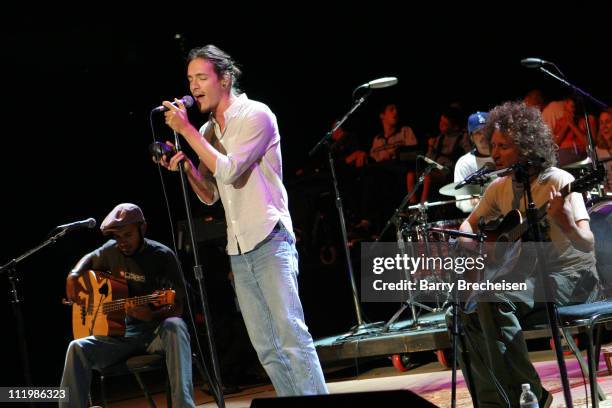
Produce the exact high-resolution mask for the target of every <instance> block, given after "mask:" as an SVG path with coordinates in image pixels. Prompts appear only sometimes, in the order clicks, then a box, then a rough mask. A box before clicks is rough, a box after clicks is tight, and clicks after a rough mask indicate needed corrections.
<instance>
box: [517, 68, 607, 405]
mask: <svg viewBox="0 0 612 408" xmlns="http://www.w3.org/2000/svg"><path fill="white" fill-rule="evenodd" d="M543 65H544V64H540V65H539V66H538V69H539V70H540V71H542V72H544V73H545V74H547V75H549V76H551V77H553V78H554V79H556V80H557V81H559V82H561V83H562V84H563V85H565V86H567V87H568V88H570V89H571V90H572V91H574V93H576V94H577V95H579V96H580V97H579V98H578V99H579V101H580V103H581V104H582V107H583V112H584V119H585V126H586V133H587V138H588V147H587V154H588V157H589V158H590V159H591V164H592V169H593V170H594V171H597V170H598V168H599V167H601V166H602V165H603V164H602V163H600V162H599V159H598V157H597V151H596V149H595V142H594V140H593V136H592V131H591V126H590V123H589V117H588V114H587V110H586V104H585V103H584V98H587V99H589V100H591V101H592V102H593V103H595V104H596V105H598V106H599V107H600V108H602V109H607V108H608V105H607V104H605V103H604V102H602V101H600V100H599V99H597V98H595V97H593V96H591V95H590V94H589V93H587V92H585V91H583V90H582V89H580V88H578V87H577V86H575V85H573V84H571V83H570V82H568V81H567V80H566V79H564V78H561V77H559V76H557V75H555V74H553V73H552V72H550V71H549V70H547V69H546V68H544V67H543ZM552 65H553V66H554V67H555V68H556V65H554V64H552ZM557 70H558V71H559V73H560V74H561V76H562V77H565V75H563V73H562V72H561V70H559V69H558V68H557ZM525 178H526V179H527V180H524V184H525V192H526V193H527V199H528V202H529V208H528V209H527V220H528V222H529V227H530V228H532V231H533V234H534V237H535V240H536V241H538V242H541V233H540V229H539V225H538V222H537V221H538V220H537V214H538V209H537V208H536V206H535V204H534V202H533V200H532V197H531V189H530V185H529V177H525ZM601 192H602V191H601V189H600V196H601ZM541 255H542V248H541V246H540V244H538V258H539V260H540V261H542V262H543V263H544V265H545V257H543V256H541ZM538 265H539V270H538V279H539V280H540V282H539V283H540V284H541V283H543V282H544V283H548V282H546V278H547V276H545V275H543V273H544V272H545V268H544V265H542V264H541V263H540V262H538ZM544 290H545V294H546V297H547V299H552V298H551V297H550V287H549V286H548V285H547V284H546V285H544ZM546 311H547V314H548V321H549V323H550V328H551V331H552V338H553V342H554V345H555V354H556V355H557V362H558V364H559V373H560V375H561V380H562V382H563V395H564V397H565V403H566V404H567V406H568V407H569V408H572V406H573V404H572V395H571V393H570V388H569V381H568V379H567V369H566V367H565V360H564V359H563V354H562V352H561V342H560V341H559V329H558V321H557V317H558V316H557V308H556V305H555V304H554V303H552V302H546Z"/></svg>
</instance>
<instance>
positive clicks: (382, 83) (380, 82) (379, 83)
mask: <svg viewBox="0 0 612 408" xmlns="http://www.w3.org/2000/svg"><path fill="white" fill-rule="evenodd" d="M395 84H397V78H396V77H384V78H378V79H374V80H373V81H370V82H366V83H365V84H363V85H359V86H358V87H357V89H359V88H368V89H378V88H387V87H389V86H393V85H395Z"/></svg>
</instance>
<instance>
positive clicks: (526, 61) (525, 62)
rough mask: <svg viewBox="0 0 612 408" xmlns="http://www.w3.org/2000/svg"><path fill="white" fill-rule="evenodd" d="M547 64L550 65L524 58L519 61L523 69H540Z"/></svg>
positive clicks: (546, 62)
mask: <svg viewBox="0 0 612 408" xmlns="http://www.w3.org/2000/svg"><path fill="white" fill-rule="evenodd" d="M547 64H551V63H550V62H548V61H546V60H543V59H540V58H525V59H522V60H521V65H522V66H524V67H525V68H540V67H542V66H544V65H547Z"/></svg>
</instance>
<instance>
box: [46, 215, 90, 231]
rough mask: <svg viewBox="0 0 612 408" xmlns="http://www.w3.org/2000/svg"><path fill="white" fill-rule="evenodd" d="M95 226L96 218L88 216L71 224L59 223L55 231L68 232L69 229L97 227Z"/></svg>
mask: <svg viewBox="0 0 612 408" xmlns="http://www.w3.org/2000/svg"><path fill="white" fill-rule="evenodd" d="M95 226H96V220H95V219H93V218H88V219H86V220H82V221H75V222H71V223H69V224H63V225H58V226H57V227H55V231H57V230H65V231H66V232H69V231H72V230H76V229H81V228H95Z"/></svg>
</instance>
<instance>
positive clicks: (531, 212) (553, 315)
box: [515, 165, 574, 408]
mask: <svg viewBox="0 0 612 408" xmlns="http://www.w3.org/2000/svg"><path fill="white" fill-rule="evenodd" d="M515 168H516V171H515V176H516V179H517V180H518V181H519V182H521V183H522V184H523V186H524V189H525V194H527V202H528V205H527V209H526V212H527V223H528V224H529V229H530V230H531V232H532V234H533V238H534V241H535V242H536V248H537V258H538V259H537V262H536V268H537V269H536V273H537V283H538V287H543V288H544V295H545V298H546V299H547V300H548V301H547V302H546V313H547V315H548V323H549V324H550V330H551V334H552V339H553V344H554V346H555V354H556V357H557V364H558V366H559V376H560V377H561V383H562V384H563V396H564V398H565V405H566V407H568V408H573V406H574V405H573V403H572V394H571V392H570V385H569V380H568V378H567V368H566V366H565V359H564V357H563V351H562V349H561V341H560V340H559V324H558V312H557V305H556V304H555V303H554V302H553V301H552V293H551V288H552V282H551V279H550V276H548V274H547V269H546V264H547V262H546V257H545V256H544V251H543V248H542V232H541V230H540V224H539V221H538V208H537V207H536V205H535V202H534V201H533V196H532V194H531V185H530V180H529V173H528V171H527V169H526V168H525V166H524V165H518V166H516V167H515Z"/></svg>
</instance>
